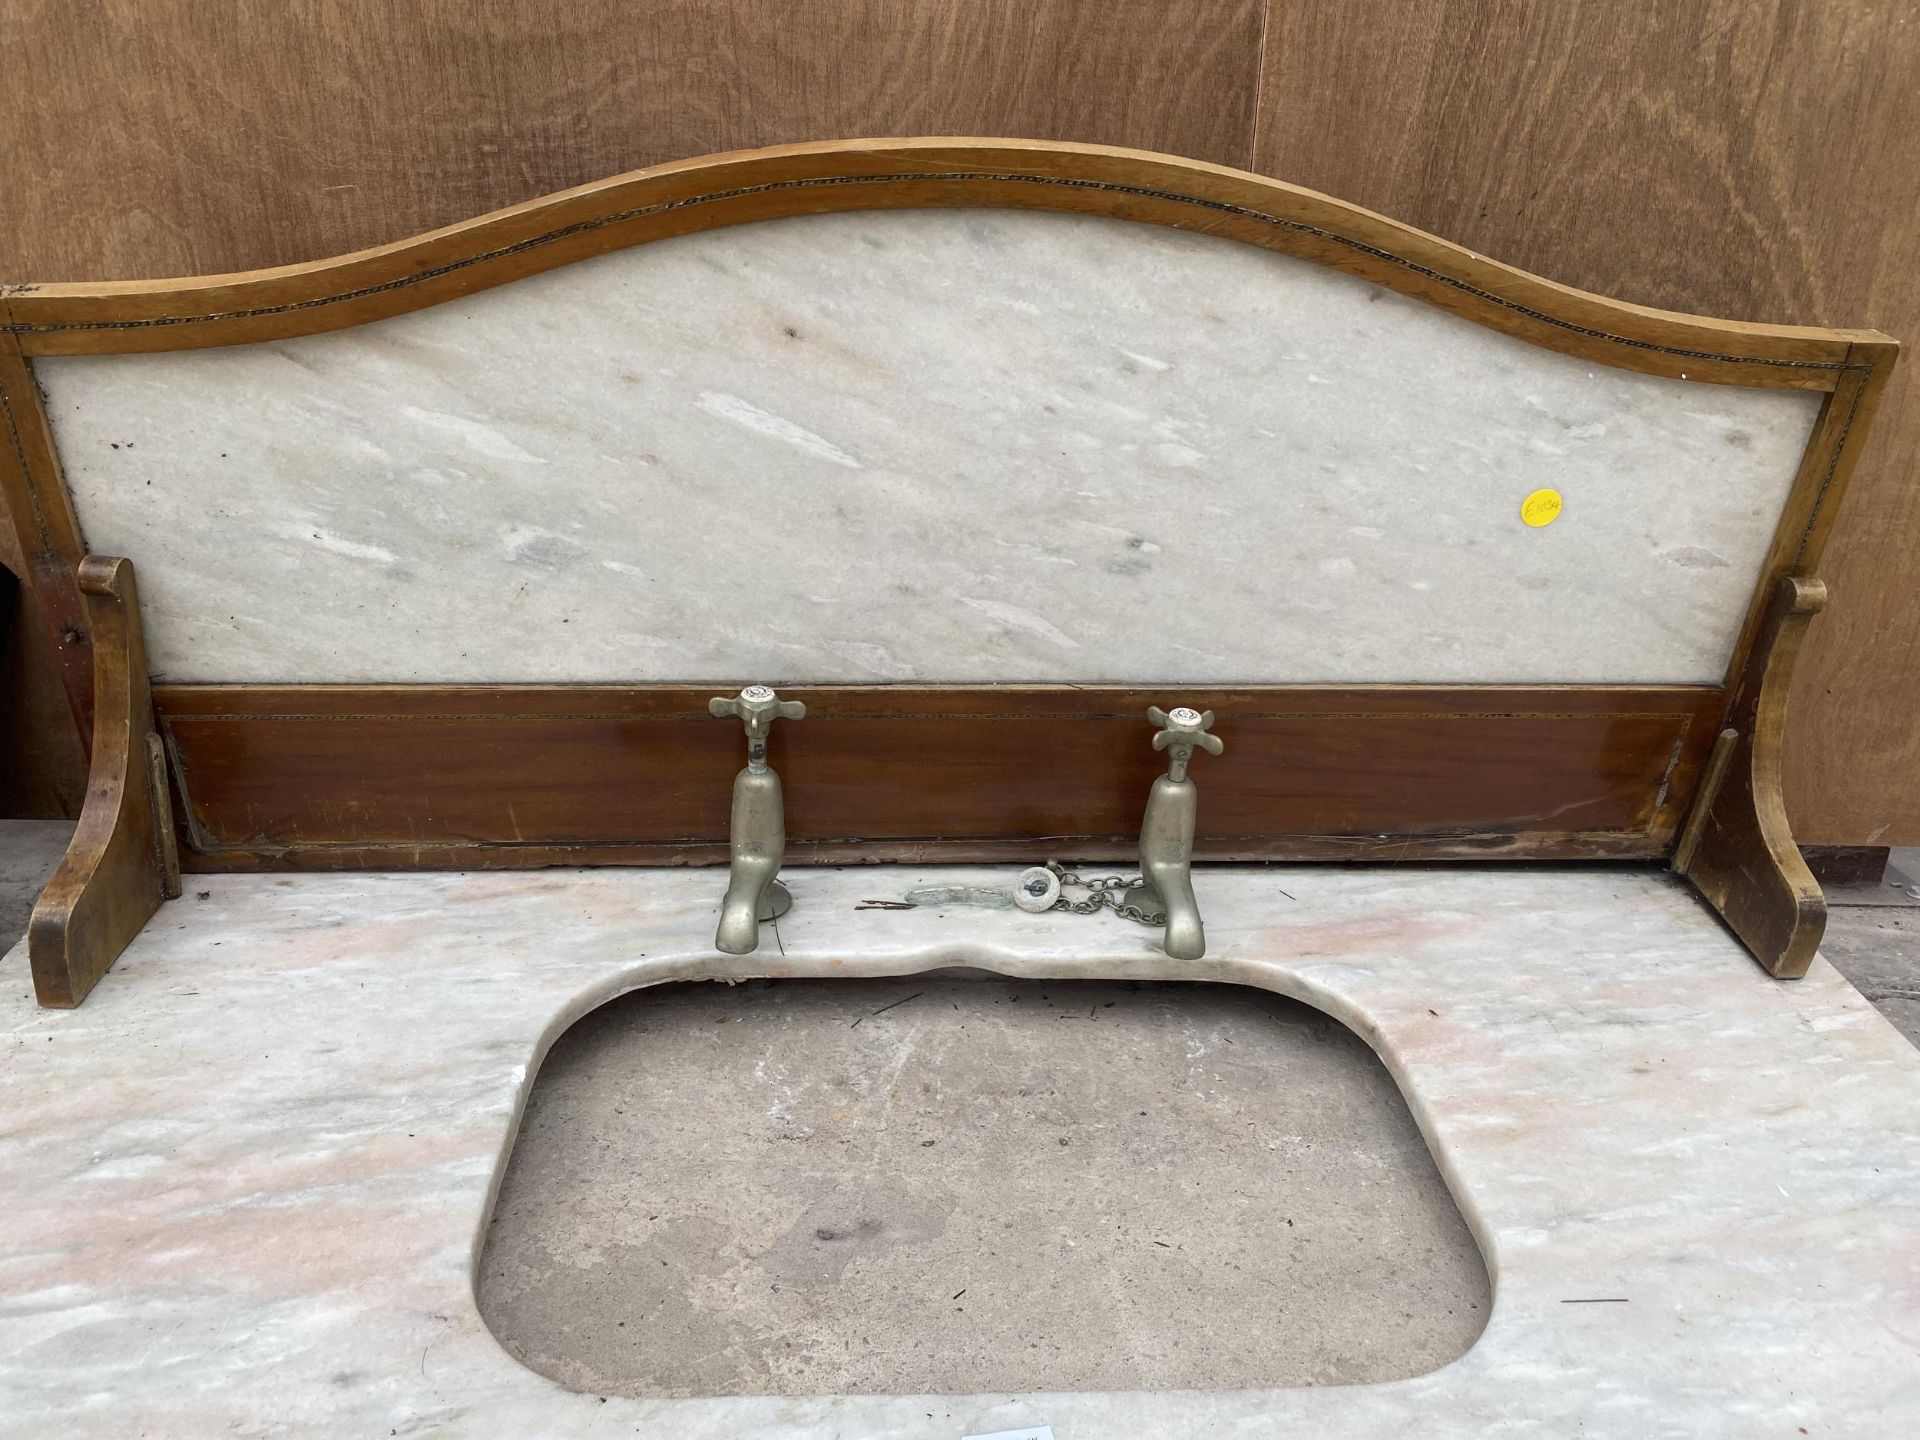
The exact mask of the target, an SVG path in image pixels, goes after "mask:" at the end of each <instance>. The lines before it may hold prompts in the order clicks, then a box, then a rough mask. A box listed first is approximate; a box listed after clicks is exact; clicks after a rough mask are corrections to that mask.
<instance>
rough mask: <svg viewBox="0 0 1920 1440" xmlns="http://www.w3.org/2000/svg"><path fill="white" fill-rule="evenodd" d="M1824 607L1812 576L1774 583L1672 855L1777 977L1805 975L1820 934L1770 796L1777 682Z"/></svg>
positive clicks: (1776, 786) (1819, 912) (1776, 784)
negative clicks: (1744, 667)
mask: <svg viewBox="0 0 1920 1440" xmlns="http://www.w3.org/2000/svg"><path fill="white" fill-rule="evenodd" d="M1826 603H1827V587H1826V585H1825V584H1824V583H1823V582H1822V581H1819V580H1815V579H1811V578H1808V577H1805V576H1800V575H1786V576H1783V577H1781V579H1780V581H1779V583H1778V584H1777V585H1776V586H1775V587H1774V590H1773V593H1772V595H1771V596H1770V597H1769V599H1768V604H1767V608H1766V611H1765V613H1764V615H1763V618H1762V620H1761V623H1760V627H1759V630H1758V632H1757V633H1756V635H1755V638H1754V645H1753V649H1752V651H1751V652H1750V653H1749V655H1748V657H1747V667H1746V670H1745V672H1744V673H1743V674H1742V675H1741V677H1740V681H1739V685H1738V687H1737V688H1736V689H1735V691H1734V693H1733V698H1732V702H1731V703H1730V705H1729V706H1728V709H1727V719H1726V724H1725V727H1724V728H1723V729H1722V730H1721V732H1720V741H1719V743H1718V744H1717V745H1716V747H1715V749H1714V753H1713V756H1712V758H1711V759H1710V760H1709V762H1708V770H1707V776H1706V780H1705V782H1704V783H1703V784H1702V785H1701V787H1700V793H1699V794H1698V796H1697V797H1696V798H1695V800H1694V803H1693V809H1692V810H1691V811H1690V812H1689V814H1688V816H1687V819H1686V823H1685V824H1684V825H1682V826H1681V828H1680V835H1679V838H1678V840H1677V842H1676V843H1675V846H1674V852H1673V868H1674V869H1675V870H1677V871H1679V872H1680V873H1681V874H1682V875H1685V876H1686V877H1687V878H1688V879H1689V880H1691V881H1692V882H1693V883H1694V886H1695V888H1697V889H1698V890H1699V891H1700V893H1701V895H1703V896H1704V897H1705V898H1706V901H1707V903H1708V904H1709V905H1711V906H1713V908H1714V909H1715V910H1718V911H1719V912H1720V915H1721V918H1722V919H1724V920H1725V921H1726V922H1727V924H1728V925H1729V926H1730V927H1731V928H1732V930H1733V932H1734V934H1736V935H1738V936H1739V937H1740V938H1741V940H1743V941H1744V942H1746V946H1747V948H1748V949H1749V950H1751V951H1752V952H1753V956H1754V959H1756V960H1758V961H1759V962H1760V963H1761V964H1762V965H1764V966H1765V967H1766V968H1767V970H1768V972H1769V973H1771V974H1773V975H1775V976H1777V977H1779V978H1780V979H1783V980H1787V979H1795V978H1797V977H1799V976H1801V975H1804V974H1806V973H1807V967H1808V966H1809V965H1811V964H1812V963H1813V953H1814V951H1815V949H1817V948H1818V946H1819V944H1820V937H1821V935H1822V934H1823V933H1824V932H1825V930H1826V928H1827V902H1826V900H1825V898H1824V897H1823V896H1822V895H1821V894H1820V886H1819V884H1818V883H1817V882H1816V881H1815V880H1814V878H1813V872H1812V871H1810V870H1808V869H1807V864H1806V861H1805V860H1803V859H1802V858H1801V855H1800V851H1799V848H1798V847H1797V846H1795V845H1794V843H1793V835H1792V833H1791V832H1790V831H1789V829H1788V827H1787V811H1786V805H1785V804H1784V802H1783V801H1782V799H1781V794H1780V742H1781V733H1782V730H1783V728H1784V726H1785V723H1786V713H1787V686H1788V684H1789V682H1790V681H1791V680H1792V678H1793V662H1794V658H1795V657H1796V656H1797V655H1798V654H1799V651H1800V643H1801V641H1802V640H1804V639H1805V638H1806V633H1807V624H1808V622H1809V621H1811V620H1812V619H1813V617H1814V616H1815V615H1817V614H1819V613H1820V611H1821V609H1822V608H1823V607H1824V606H1825V605H1826Z"/></svg>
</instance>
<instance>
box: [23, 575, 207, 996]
mask: <svg viewBox="0 0 1920 1440" xmlns="http://www.w3.org/2000/svg"><path fill="white" fill-rule="evenodd" d="M78 578H79V585H80V593H81V595H82V597H83V598H84V601H85V604H86V610H87V619H88V625H89V628H90V629H91V631H92V632H93V687H94V694H93V700H94V726H93V763H92V768H91V770H90V771H89V773H88V776H87V799H86V805H85V807H84V808H83V809H82V810H81V812H80V823H79V825H78V826H77V827H76V828H75V829H74V833H73V842H72V843H71V844H70V845H69V846H68V847H67V853H66V856H65V858H63V859H62V860H61V862H60V867H59V868H58V869H57V870H55V871H54V872H53V878H52V879H51V880H49V881H48V882H47V888H46V889H45V890H43V891H41V893H40V899H39V901H38V903H36V904H35V905H34V907H33V918H32V920H31V921H29V922H28V925H27V954H28V958H29V959H30V961H31V963H32V966H33V986H34V990H35V991H36V992H37V993H38V995H39V997H40V1003H41V1004H42V1005H48V1006H56V1007H60V1008H71V1007H72V1006H75V1005H78V1004H79V1003H80V1002H81V1001H82V1000H84V999H86V998H87V992H88V991H90V990H91V989H93V987H94V985H95V984H97V983H98V982H99V980H100V977H101V976H102V975H105V974H106V973H107V969H108V967H109V966H111V965H112V964H113V962H114V961H115V960H116V959H118V958H119V955H120V952H121V951H122V950H124V949H126V948H127V944H128V942H130V941H131V940H132V939H133V937H134V936H135V935H138V934H139V933H140V929H141V927H142V926H144V925H145V924H146V923H147V920H148V918H149V917H150V916H151V915H152V914H153V912H154V911H156V910H158V909H159V908H160V903H161V901H163V900H168V899H171V898H173V897H174V896H176V895H178V894H179V893H180V858H179V855H178V853H177V851H176V849H175V841H174V833H173V807H172V802H171V800H170V798H169V796H168V791H167V773H166V766H165V761H164V757H163V755H162V752H161V748H160V737H159V735H158V734H157V733H156V732H155V730H154V724H153V696H152V693H151V692H150V690H149V689H148V681H147V647H146V644H145V641H144V640H143V638H142V635H141V630H140V597H139V592H138V591H137V590H136V589H135V588H134V581H133V562H131V561H129V560H117V559H113V558H110V557H107V556H102V555H89V556H88V557H87V558H86V559H85V560H83V561H81V562H80V567H79V575H78Z"/></svg>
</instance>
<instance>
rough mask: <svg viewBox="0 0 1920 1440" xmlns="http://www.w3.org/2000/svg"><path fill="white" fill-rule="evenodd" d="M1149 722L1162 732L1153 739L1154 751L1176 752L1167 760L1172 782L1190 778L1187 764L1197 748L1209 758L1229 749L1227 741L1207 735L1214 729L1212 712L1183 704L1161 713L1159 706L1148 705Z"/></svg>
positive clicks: (1169, 776) (1168, 773)
mask: <svg viewBox="0 0 1920 1440" xmlns="http://www.w3.org/2000/svg"><path fill="white" fill-rule="evenodd" d="M1147 719H1149V720H1151V721H1152V722H1153V723H1154V724H1156V725H1158V726H1159V727H1160V733H1159V734H1158V735H1156V736H1154V737H1153V748H1154V749H1156V750H1171V751H1173V754H1172V755H1170V756H1168V757H1167V758H1168V759H1169V760H1170V761H1171V762H1172V763H1171V764H1170V765H1169V766H1168V767H1167V775H1168V778H1170V779H1173V780H1184V779H1186V778H1187V761H1189V760H1191V759H1192V758H1193V748H1194V746H1196V745H1197V746H1199V747H1200V748H1201V749H1202V750H1204V751H1206V752H1207V753H1208V754H1209V755H1218V754H1219V753H1220V752H1221V751H1222V750H1224V749H1226V748H1227V747H1226V742H1224V741H1223V740H1221V738H1220V737H1219V736H1218V735H1209V734H1208V733H1207V732H1208V731H1209V730H1211V729H1213V711H1211V710H1207V711H1200V710H1189V709H1188V708H1187V707H1186V706H1184V705H1176V706H1174V707H1173V709H1171V710H1162V709H1161V708H1160V707H1159V706H1158V705H1149V706H1148V707H1147Z"/></svg>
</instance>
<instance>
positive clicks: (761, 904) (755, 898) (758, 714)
mask: <svg viewBox="0 0 1920 1440" xmlns="http://www.w3.org/2000/svg"><path fill="white" fill-rule="evenodd" d="M707 710H708V712H709V713H710V714H713V715H717V716H720V717H722V718H725V717H727V716H730V715H737V716H738V717H739V718H740V720H741V722H742V723H743V724H744V725H745V726H746V729H747V768H746V769H744V770H742V771H741V772H740V773H739V774H738V775H736V776H734V777H733V817H732V824H731V826H730V830H729V845H730V850H731V855H732V863H731V866H730V868H729V871H728V875H727V894H726V898H725V899H723V900H722V901H721V902H720V929H719V931H718V932H717V933H716V934H715V935H714V939H713V943H714V945H715V946H716V947H718V948H719V949H721V950H724V951H726V952H727V954H729V955H751V954H752V953H753V952H754V950H755V948H756V947H758V945H759V944H760V922H761V921H762V920H775V919H778V918H779V917H780V916H782V915H784V914H786V913H787V911H788V910H790V909H792V908H793V896H792V895H790V894H788V893H787V887H786V886H784V885H782V884H781V883H780V879H779V876H780V862H781V860H783V859H784V858H786V853H787V815H786V805H785V800H784V797H783V795H782V792H781V789H780V777H779V775H778V774H776V773H775V771H774V769H773V767H772V766H771V765H769V764H767V732H768V731H770V730H771V729H772V728H773V722H774V721H775V720H799V719H802V718H804V717H805V715H806V713H807V707H806V706H805V705H803V704H801V703H800V702H799V701H798V700H782V699H781V698H780V697H779V696H778V695H776V694H774V693H773V691H772V690H770V689H769V688H768V687H767V686H765V685H749V686H747V688H746V689H744V690H742V691H741V692H740V694H739V695H738V696H737V697H734V696H726V695H716V696H714V697H713V699H711V700H709V701H708V702H707Z"/></svg>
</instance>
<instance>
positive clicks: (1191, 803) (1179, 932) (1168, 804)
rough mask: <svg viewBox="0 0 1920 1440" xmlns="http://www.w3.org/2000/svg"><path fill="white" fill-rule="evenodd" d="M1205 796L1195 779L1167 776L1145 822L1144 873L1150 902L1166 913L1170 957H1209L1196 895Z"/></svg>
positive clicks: (1157, 784)
mask: <svg viewBox="0 0 1920 1440" xmlns="http://www.w3.org/2000/svg"><path fill="white" fill-rule="evenodd" d="M1199 796H1200V792H1199V790H1198V788H1197V787H1196V786H1195V785H1194V783H1193V781H1191V780H1188V779H1185V778H1182V779H1179V780H1175V779H1172V778H1170V777H1169V776H1166V775H1162V776H1160V777H1159V778H1158V779H1156V780H1155V781H1154V782H1153V789H1152V790H1151V791H1149V792H1148V794H1147V813H1146V817H1145V818H1144V819H1143V820H1142V821H1141V822H1140V874H1141V876H1142V878H1144V879H1145V880H1146V882H1147V883H1146V886H1145V888H1146V890H1147V891H1148V892H1149V894H1148V895H1147V896H1144V897H1142V898H1143V899H1145V900H1148V901H1149V902H1157V904H1158V907H1159V908H1160V909H1162V910H1164V911H1165V912H1166V917H1167V918H1166V940H1165V946H1166V951H1167V954H1169V955H1171V956H1172V957H1173V958H1174V959H1176V960H1198V959H1199V958H1200V957H1201V956H1202V955H1205V954H1206V953H1207V932H1206V929H1205V927H1203V926H1202V925H1201V923H1200V903H1199V901H1197V900H1195V899H1194V896H1193V824H1194V817H1195V815H1196V814H1197V813H1198V809H1199Z"/></svg>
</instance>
